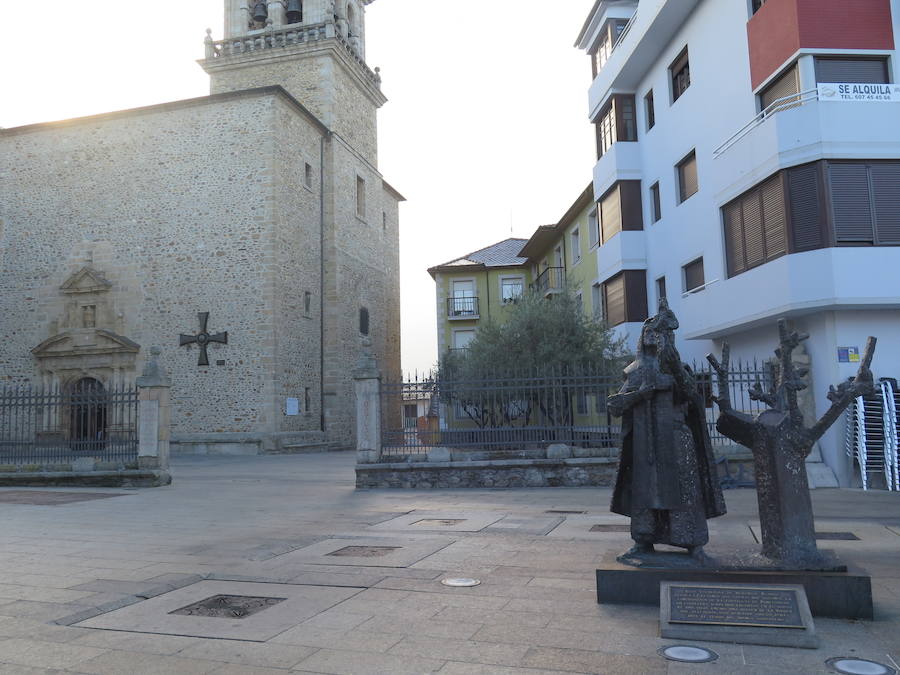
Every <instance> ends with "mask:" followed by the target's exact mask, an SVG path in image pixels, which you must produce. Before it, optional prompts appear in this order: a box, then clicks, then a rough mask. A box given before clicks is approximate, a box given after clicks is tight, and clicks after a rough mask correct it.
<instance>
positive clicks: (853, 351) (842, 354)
mask: <svg viewBox="0 0 900 675" xmlns="http://www.w3.org/2000/svg"><path fill="white" fill-rule="evenodd" d="M838 363H859V347H838Z"/></svg>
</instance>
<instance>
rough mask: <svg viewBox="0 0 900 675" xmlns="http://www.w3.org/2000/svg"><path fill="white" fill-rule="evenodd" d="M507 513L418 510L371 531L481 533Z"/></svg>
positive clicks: (379, 525)
mask: <svg viewBox="0 0 900 675" xmlns="http://www.w3.org/2000/svg"><path fill="white" fill-rule="evenodd" d="M505 515H506V514H505V513H494V512H485V511H425V510H416V511H413V512H412V513H407V514H406V515H403V516H398V517H397V518H392V519H391V520H387V521H385V522H383V523H378V524H377V525H372V526H371V527H369V529H370V530H401V531H404V532H481V531H482V530H483V529H485V528H486V527H488V526H489V525H494V524H495V523H497V522H498V521H500V520H502V519H503V518H504V517H505Z"/></svg>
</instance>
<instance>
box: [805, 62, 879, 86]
mask: <svg viewBox="0 0 900 675" xmlns="http://www.w3.org/2000/svg"><path fill="white" fill-rule="evenodd" d="M816 81H817V82H859V83H862V84H887V81H888V77H887V61H886V60H885V59H830V58H822V57H819V58H817V59H816Z"/></svg>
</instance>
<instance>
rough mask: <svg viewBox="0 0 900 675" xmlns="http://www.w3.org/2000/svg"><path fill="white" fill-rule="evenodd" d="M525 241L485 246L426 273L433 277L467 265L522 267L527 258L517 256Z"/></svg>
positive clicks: (512, 240)
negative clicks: (437, 273) (437, 272)
mask: <svg viewBox="0 0 900 675" xmlns="http://www.w3.org/2000/svg"><path fill="white" fill-rule="evenodd" d="M527 241H528V240H527V239H515V238H509V239H504V240H503V241H500V242H497V243H496V244H492V245H491V246H486V247H485V248H482V249H479V250H477V251H473V252H472V253H469V254H468V255H464V256H463V257H462V258H456V259H455V260H451V261H449V262H445V263H443V264H441V265H435V266H434V267H432V268H431V269H429V270H428V271H429V272H430V273H431V274H432V276H434V271H435V270H437V269H441V268H445V267H465V266H467V265H478V266H483V267H515V266H517V265H524V264H525V263H527V262H528V258H523V257H521V256H520V255H519V251H521V250H522V246H524V245H525V243H526V242H527Z"/></svg>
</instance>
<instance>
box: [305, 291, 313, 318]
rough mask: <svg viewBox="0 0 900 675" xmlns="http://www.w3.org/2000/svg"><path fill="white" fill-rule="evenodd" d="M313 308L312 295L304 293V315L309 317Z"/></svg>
mask: <svg viewBox="0 0 900 675" xmlns="http://www.w3.org/2000/svg"><path fill="white" fill-rule="evenodd" d="M311 306H312V293H310V292H309V291H305V292H304V293H303V314H304V315H305V316H309V309H310V307H311Z"/></svg>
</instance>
